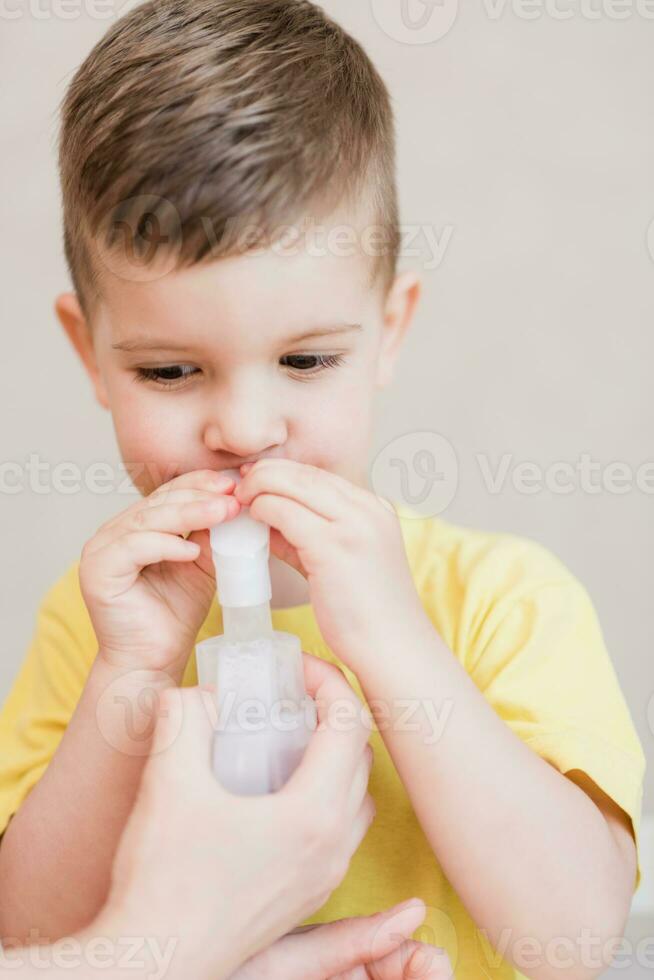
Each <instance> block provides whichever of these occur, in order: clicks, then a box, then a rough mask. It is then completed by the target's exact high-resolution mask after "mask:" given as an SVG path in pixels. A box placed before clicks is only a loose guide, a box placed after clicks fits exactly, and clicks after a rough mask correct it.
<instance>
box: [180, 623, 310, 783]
mask: <svg viewBox="0 0 654 980" xmlns="http://www.w3.org/2000/svg"><path fill="white" fill-rule="evenodd" d="M247 635H248V631H247V630H246V629H245V628H244V629H243V630H242V631H239V633H238V634H237V636H236V637H235V636H234V635H233V632H232V633H230V635H229V636H227V635H225V634H223V635H221V636H215V637H211V638H210V639H208V640H204V641H203V642H202V643H198V644H197V647H196V658H197V664H198V676H199V680H200V683H201V684H202V685H203V686H213V685H215V698H216V707H217V725H216V731H215V733H214V737H213V746H212V764H213V769H214V772H215V774H216V776H217V778H218V779H219V780H220V782H221V783H222V784H223V786H224V787H225V789H227V790H228V791H229V792H231V793H235V794H237V795H239V796H251V795H259V794H264V793H273V792H276V791H277V790H278V789H281V787H282V786H283V785H284V783H285V782H286V781H287V780H288V779H289V777H290V776H291V774H292V773H293V771H294V770H295V768H296V767H297V765H298V764H299V762H300V760H301V758H302V756H303V754H304V750H305V748H306V746H307V744H308V741H309V739H310V737H311V733H312V732H313V731H314V730H315V727H316V706H315V704H314V702H313V700H312V699H311V698H310V697H309V696H308V695H307V693H306V689H305V686H304V667H303V661H302V648H301V644H300V639H299V637H297V636H295V635H293V634H292V633H284V632H281V631H279V630H272V629H271V630H270V632H263V633H262V632H260V631H258V630H256V631H255V630H253V631H252V633H250V638H247V639H241V638H237V637H239V636H247Z"/></svg>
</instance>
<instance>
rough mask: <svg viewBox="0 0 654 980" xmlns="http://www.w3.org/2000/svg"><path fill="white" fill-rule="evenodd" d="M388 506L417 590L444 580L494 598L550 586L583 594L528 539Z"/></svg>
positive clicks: (548, 553)
mask: <svg viewBox="0 0 654 980" xmlns="http://www.w3.org/2000/svg"><path fill="white" fill-rule="evenodd" d="M393 504H394V507H395V510H396V512H397V514H398V517H399V519H400V524H401V528H402V534H403V538H404V543H405V547H406V552H407V558H408V560H409V564H410V565H411V568H412V571H413V573H414V579H415V580H416V584H417V585H418V584H424V583H426V581H427V580H428V579H429V580H432V581H434V580H435V579H436V580H438V579H443V578H449V579H453V580H456V581H457V582H458V583H459V585H460V586H461V587H467V588H474V587H477V588H480V589H483V588H487V589H488V590H489V591H491V592H492V593H493V594H495V595H501V594H506V593H508V592H511V593H514V594H516V595H517V594H519V592H520V590H521V589H525V588H528V589H533V588H538V587H540V586H547V585H553V584H558V585H568V586H570V587H572V588H579V589H581V590H582V592H585V589H584V586H583V584H582V583H581V582H580V580H579V579H578V578H577V577H576V575H575V574H574V573H573V572H572V571H571V569H570V568H568V566H567V565H566V564H565V563H564V562H563V561H562V560H561V559H560V558H559V557H558V556H557V555H556V554H555V553H554V552H553V551H552V550H550V548H548V547H547V546H546V545H544V544H541V543H540V542H539V541H536V540H535V539H533V538H530V537H528V536H525V535H520V534H515V533H513V532H509V531H489V530H484V529H481V528H476V527H468V526H466V525H463V524H457V523H453V522H451V521H446V520H443V519H442V518H441V517H439V516H426V517H425V516H423V515H421V514H420V512H419V511H418V510H417V509H416V508H415V507H412V506H410V505H407V504H404V503H398V502H397V501H394V502H393Z"/></svg>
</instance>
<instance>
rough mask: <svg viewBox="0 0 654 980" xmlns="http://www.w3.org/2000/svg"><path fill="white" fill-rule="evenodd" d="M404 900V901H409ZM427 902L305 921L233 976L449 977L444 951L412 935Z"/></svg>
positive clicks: (302, 979)
mask: <svg viewBox="0 0 654 980" xmlns="http://www.w3.org/2000/svg"><path fill="white" fill-rule="evenodd" d="M405 904H406V903H405ZM424 918H425V906H424V905H423V904H422V902H417V901H415V900H414V904H412V905H410V906H408V907H407V908H403V907H402V906H401V905H396V906H395V907H394V908H392V909H389V910H388V911H387V912H380V913H378V914H377V915H369V916H360V917H356V918H351V919H341V920H339V921H338V922H329V923H328V924H327V925H321V926H306V927H305V928H304V929H301V930H298V931H296V932H293V933H289V934H288V935H287V936H283V937H282V938H281V939H279V940H278V941H277V942H276V943H273V945H272V946H269V947H268V949H264V950H262V952H261V953H257V955H256V956H253V957H252V958H251V959H249V960H248V961H247V962H246V963H244V964H243V966H242V967H240V969H238V970H237V971H236V973H233V974H232V976H231V978H230V980H346V978H347V980H367V978H374V980H408V978H409V977H411V978H412V980H450V978H451V977H452V976H453V971H452V967H451V964H450V960H449V957H448V955H447V953H446V952H445V950H442V949H438V948H436V947H435V946H430V945H429V944H428V943H421V942H417V941H416V940H412V939H411V938H409V937H410V936H411V934H412V932H414V930H415V929H417V928H418V927H419V926H420V925H421V924H422V922H423V920H424Z"/></svg>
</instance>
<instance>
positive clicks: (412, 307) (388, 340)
mask: <svg viewBox="0 0 654 980" xmlns="http://www.w3.org/2000/svg"><path fill="white" fill-rule="evenodd" d="M421 294H422V280H421V279H420V275H419V273H418V272H416V271H415V270H414V269H409V270H407V271H406V272H403V273H401V274H400V275H399V276H397V277H396V279H395V282H394V283H393V285H392V286H391V288H390V290H389V292H388V296H387V298H386V303H385V306H384V326H383V330H382V339H381V346H380V350H379V359H378V361H377V377H376V379H375V385H376V387H377V388H383V387H384V386H385V385H387V384H388V382H389V381H390V380H391V378H392V377H393V372H394V370H395V363H396V361H397V356H398V354H399V352H400V347H401V346H402V341H403V340H404V337H405V336H406V332H407V330H408V328H409V326H410V325H411V321H412V320H413V317H414V314H415V311H416V307H417V305H418V301H419V299H420V296H421Z"/></svg>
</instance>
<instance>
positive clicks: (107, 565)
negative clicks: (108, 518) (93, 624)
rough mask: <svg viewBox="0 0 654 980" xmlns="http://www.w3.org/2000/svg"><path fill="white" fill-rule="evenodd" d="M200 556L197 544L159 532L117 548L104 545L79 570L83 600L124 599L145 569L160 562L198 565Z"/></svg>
mask: <svg viewBox="0 0 654 980" xmlns="http://www.w3.org/2000/svg"><path fill="white" fill-rule="evenodd" d="M199 553H200V547H199V545H198V544H197V543H196V542H194V541H185V540H184V538H180V537H178V536H177V535H175V534H163V533H159V532H157V531H134V532H132V533H131V534H126V535H124V537H122V538H121V539H120V541H119V542H118V544H110V545H105V547H104V548H101V549H100V550H99V551H96V552H94V553H93V554H92V555H90V556H88V558H86V560H85V561H84V562H83V564H82V565H81V566H80V582H81V584H82V587H83V590H84V597H85V599H86V600H87V601H88V600H89V599H94V598H97V599H101V600H106V599H110V598H111V597H113V596H118V595H121V594H122V593H123V592H124V591H125V590H126V589H128V588H129V587H130V586H131V585H133V583H134V582H135V580H136V578H137V576H138V575H139V573H140V572H141V570H142V569H143V568H145V567H146V565H154V564H155V563H156V562H160V561H180V562H181V561H195V559H196V558H197V556H198V554H199Z"/></svg>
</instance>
